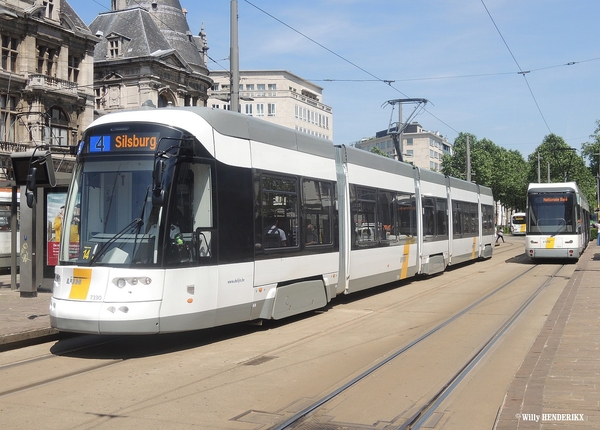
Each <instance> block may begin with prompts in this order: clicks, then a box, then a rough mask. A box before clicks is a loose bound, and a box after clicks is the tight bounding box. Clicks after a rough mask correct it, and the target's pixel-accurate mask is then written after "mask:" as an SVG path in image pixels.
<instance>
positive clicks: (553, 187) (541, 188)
mask: <svg viewBox="0 0 600 430" xmlns="http://www.w3.org/2000/svg"><path fill="white" fill-rule="evenodd" d="M548 191H554V192H558V193H565V192H576V193H579V192H580V191H579V187H578V186H577V183H576V182H554V183H542V184H538V183H530V184H529V187H528V188H527V192H528V193H529V192H533V193H543V192H548Z"/></svg>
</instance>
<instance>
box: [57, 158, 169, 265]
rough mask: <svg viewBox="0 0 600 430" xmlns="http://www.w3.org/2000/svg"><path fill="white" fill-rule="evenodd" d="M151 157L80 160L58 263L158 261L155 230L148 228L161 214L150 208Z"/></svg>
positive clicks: (148, 262)
mask: <svg viewBox="0 0 600 430" xmlns="http://www.w3.org/2000/svg"><path fill="white" fill-rule="evenodd" d="M153 159H154V158H153V157H152V156H149V157H145V158H144V159H135V160H131V159H107V160H93V159H92V160H87V161H85V162H84V163H82V164H80V166H79V169H78V170H77V171H76V173H75V175H76V177H75V180H74V181H73V183H72V186H71V190H70V194H69V200H68V206H67V208H66V211H65V221H64V223H63V224H64V225H65V227H63V234H62V238H61V252H60V259H61V261H62V262H67V261H71V262H78V263H88V264H94V263H96V264H103V263H106V264H111V265H114V264H135V263H137V264H151V263H156V255H155V254H156V243H155V237H156V233H154V234H150V232H149V231H148V232H146V229H147V228H148V227H149V224H151V223H152V222H153V221H152V220H151V217H155V218H157V217H158V215H159V214H157V213H156V212H157V210H158V209H159V208H156V209H154V210H153V207H152V190H151V187H152V170H153V165H154V164H153ZM159 212H160V211H159ZM156 222H158V220H154V224H156ZM155 230H156V226H155ZM111 244H112V246H111ZM100 254H102V255H100Z"/></svg>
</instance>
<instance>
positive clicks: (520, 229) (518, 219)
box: [510, 212, 526, 236]
mask: <svg viewBox="0 0 600 430" xmlns="http://www.w3.org/2000/svg"><path fill="white" fill-rule="evenodd" d="M525 218H526V216H525V212H517V213H515V214H513V215H512V216H511V217H510V232H511V233H512V234H513V235H515V236H522V235H524V234H525V225H526V223H525Z"/></svg>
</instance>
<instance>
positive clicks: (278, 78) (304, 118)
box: [207, 70, 333, 140]
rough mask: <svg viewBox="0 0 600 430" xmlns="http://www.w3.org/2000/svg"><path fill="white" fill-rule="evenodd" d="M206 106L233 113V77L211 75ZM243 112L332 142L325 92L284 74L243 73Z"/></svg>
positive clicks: (240, 91) (272, 72)
mask: <svg viewBox="0 0 600 430" xmlns="http://www.w3.org/2000/svg"><path fill="white" fill-rule="evenodd" d="M209 75H210V77H211V78H212V80H213V82H214V84H213V87H212V90H211V91H209V98H208V102H207V106H209V107H214V108H217V109H230V74H229V72H228V71H211V72H210V74H209ZM239 94H240V112H242V113H245V114H246V115H250V116H255V117H259V118H262V119H264V120H265V121H269V122H273V123H276V124H279V125H282V126H285V127H289V128H292V129H294V130H297V131H300V132H303V133H307V134H310V135H313V136H317V137H321V138H324V139H328V140H333V115H332V111H331V107H330V106H327V105H326V104H324V103H323V101H322V100H323V88H321V87H319V86H318V85H315V84H313V83H312V82H309V81H307V80H305V79H302V78H300V77H299V76H296V75H294V74H293V73H290V72H288V71H285V70H244V71H240V86H239Z"/></svg>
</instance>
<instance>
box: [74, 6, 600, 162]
mask: <svg viewBox="0 0 600 430" xmlns="http://www.w3.org/2000/svg"><path fill="white" fill-rule="evenodd" d="M68 1H69V4H71V6H72V7H73V8H74V9H75V11H76V12H77V13H78V14H79V16H80V17H81V18H82V19H83V21H84V22H85V23H86V24H89V23H91V22H92V21H93V19H94V17H95V16H96V15H97V14H98V13H103V12H107V11H109V9H110V0H68ZM180 2H181V5H182V7H184V8H185V9H187V10H188V15H187V17H188V23H189V25H190V29H191V31H192V33H194V34H198V33H199V32H200V28H201V25H202V23H204V28H205V31H206V33H207V39H208V45H209V47H210V50H209V51H208V54H209V56H210V58H211V59H212V60H214V61H215V62H210V63H209V64H208V66H209V69H211V70H215V69H216V70H223V69H229V61H228V59H227V58H228V56H229V20H230V1H229V0H180ZM238 2H239V10H238V13H239V47H240V69H242V70H244V69H248V70H257V69H269V70H271V69H283V70H288V71H290V72H292V73H294V74H296V75H298V76H300V77H302V78H305V79H308V80H310V81H312V82H314V83H315V84H317V85H319V86H321V87H322V88H323V102H324V103H325V104H327V105H329V106H331V107H332V109H333V115H334V116H333V128H334V135H333V139H334V142H335V143H338V144H342V143H344V144H347V143H350V142H354V141H356V140H359V139H361V138H363V137H370V136H373V135H374V134H375V132H376V131H379V130H383V129H386V128H387V127H388V123H389V121H390V117H391V115H392V109H391V107H389V106H387V107H382V105H383V104H384V103H385V102H386V101H387V100H393V99H399V98H424V99H427V100H429V103H428V104H427V106H426V110H425V111H423V112H421V113H420V114H419V115H418V116H417V117H416V118H415V119H414V120H415V121H418V122H419V123H420V124H421V125H422V126H423V128H424V129H426V130H431V131H438V132H439V133H441V134H442V135H444V136H446V137H447V138H448V140H449V141H450V142H451V143H453V142H454V139H455V138H456V137H457V136H458V133H459V132H468V133H473V134H474V135H476V136H477V138H478V139H482V138H487V139H489V140H491V141H493V142H494V143H496V144H497V145H499V146H503V147H505V148H506V149H509V150H518V151H520V152H521V154H522V155H523V156H525V157H527V156H528V155H529V154H530V153H532V152H533V151H534V150H535V148H536V147H537V146H538V145H539V144H540V143H541V142H542V141H543V139H544V137H545V136H546V135H548V134H550V133H554V134H556V135H558V136H561V137H563V138H564V139H565V141H566V142H567V143H568V144H569V145H570V146H572V147H574V148H576V149H578V150H579V149H581V144H582V143H584V142H588V141H591V139H590V137H589V136H590V135H591V134H593V133H594V131H595V129H596V121H597V120H600V109H599V107H600V82H599V80H600V43H599V40H600V26H598V23H597V20H598V18H599V17H600V2H598V1H596V0H574V1H565V0H527V1H523V0H437V1H436V0H418V1H414V0H412V1H409V0H369V1H364V0H312V1H310V2H307V1H300V0H285V1H281V0H249V1H247V0H238ZM490 16H491V17H490ZM282 22H283V23H285V25H284V24H282ZM290 27H292V28H293V29H290ZM294 30H296V31H294ZM300 33H302V34H300ZM305 36H306V37H305ZM309 38H310V39H312V41H311V40H309ZM315 42H317V43H315ZM320 45H321V46H320ZM519 72H529V73H523V74H522V73H519ZM384 81H393V82H392V83H391V84H387V83H385V82H384ZM413 107H414V106H413V105H405V106H404V108H403V111H404V115H403V116H404V118H406V117H407V116H408V114H409V113H412V111H413ZM393 115H394V118H393V120H394V121H396V120H397V115H398V111H397V109H396V110H394V112H393Z"/></svg>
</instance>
